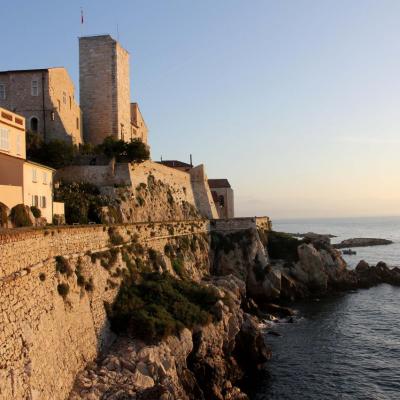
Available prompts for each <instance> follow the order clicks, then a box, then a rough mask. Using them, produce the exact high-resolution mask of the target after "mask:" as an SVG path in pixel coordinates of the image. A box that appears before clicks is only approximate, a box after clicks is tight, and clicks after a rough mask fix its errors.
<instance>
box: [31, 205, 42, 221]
mask: <svg viewBox="0 0 400 400" xmlns="http://www.w3.org/2000/svg"><path fill="white" fill-rule="evenodd" d="M31 211H32V214H33V216H34V217H35V218H40V217H41V216H42V212H41V211H40V209H39V208H37V207H35V206H32V207H31Z"/></svg>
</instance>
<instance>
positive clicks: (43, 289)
mask: <svg viewBox="0 0 400 400" xmlns="http://www.w3.org/2000/svg"><path fill="white" fill-rule="evenodd" d="M213 222H214V221H209V220H205V219H203V220H193V221H174V222H171V221H168V222H149V223H135V224H124V225H113V226H111V227H109V226H103V225H85V226H67V227H48V228H42V229H32V228H30V229H26V230H24V229H21V230H20V229H16V230H5V231H2V232H0V298H1V302H0V344H1V345H0V399H1V400H6V399H7V400H8V399H32V400H42V399H52V400H64V399H66V398H67V396H68V393H69V391H70V389H71V386H72V384H73V381H74V378H75V376H76V374H77V372H78V371H79V370H80V369H82V368H84V366H85V365H86V364H87V363H88V362H90V361H91V360H93V359H94V358H95V357H96V356H97V355H98V353H99V351H101V350H104V349H106V348H107V347H108V346H109V345H110V343H112V340H113V334H112V332H111V330H110V328H109V325H108V320H107V316H106V310H105V306H104V304H105V302H107V303H111V302H112V301H113V300H114V298H115V296H116V294H117V292H118V287H119V283H120V281H121V278H120V275H118V274H117V273H116V272H118V269H119V268H123V267H124V261H123V258H122V256H121V254H119V255H118V256H117V261H116V266H117V268H116V270H115V269H114V270H113V271H110V270H107V269H106V268H104V265H103V266H102V263H101V259H100V260H99V259H97V258H96V257H94V258H93V255H95V254H99V255H101V254H103V252H107V250H109V249H110V248H115V247H121V246H122V245H121V244H115V243H114V244H113V239H112V235H115V234H118V235H120V237H122V239H123V242H125V243H141V244H142V245H144V246H145V247H147V248H150V247H151V248H154V249H158V250H159V251H161V250H162V249H164V246H165V244H166V243H167V241H168V240H170V239H171V238H175V239H176V238H179V237H181V236H193V235H204V234H208V233H209V232H210V231H213V230H225V228H227V227H228V226H229V227H230V230H235V229H239V230H240V229H248V228H251V227H252V228H255V227H256V226H257V224H256V220H255V219H254V218H247V219H246V218H240V219H237V221H230V222H229V221H225V223H224V224H225V225H223V223H222V222H221V221H219V220H217V224H218V225H213ZM199 251H200V250H199ZM206 251H207V250H206ZM57 256H63V258H64V259H66V260H67V262H70V263H71V265H73V266H74V268H75V270H74V271H73V272H72V271H71V276H68V273H67V274H61V273H60V272H59V271H58V272H57V268H56V265H57V260H56V257H57ZM199 257H201V254H197V255H196V257H194V259H196V258H199ZM206 257H208V254H207V255H206ZM195 268H196V264H193V274H195V271H194V269H195ZM75 274H77V276H78V274H80V275H81V276H83V277H84V279H85V280H86V281H87V282H90V286H89V287H88V288H86V286H85V287H82V286H81V285H79V284H78V283H77V282H78V280H77V279H76V278H77V277H76V276H75ZM63 283H68V284H69V292H68V295H67V296H66V297H63V296H62V295H60V293H59V291H58V287H59V285H60V284H63Z"/></svg>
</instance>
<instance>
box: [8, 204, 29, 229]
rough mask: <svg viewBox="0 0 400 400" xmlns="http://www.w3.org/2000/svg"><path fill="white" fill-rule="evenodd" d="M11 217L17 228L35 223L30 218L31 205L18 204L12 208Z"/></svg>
mask: <svg viewBox="0 0 400 400" xmlns="http://www.w3.org/2000/svg"><path fill="white" fill-rule="evenodd" d="M10 219H11V222H12V223H13V224H14V226H15V227H16V228H21V227H24V226H32V225H33V224H32V221H31V219H30V218H29V207H28V206H25V205H24V204H17V205H16V206H14V207H13V208H12V209H11V213H10Z"/></svg>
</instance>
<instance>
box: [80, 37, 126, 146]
mask: <svg viewBox="0 0 400 400" xmlns="http://www.w3.org/2000/svg"><path fill="white" fill-rule="evenodd" d="M79 84H80V105H81V109H82V114H83V133H84V139H85V141H86V142H89V143H93V144H98V143H101V142H102V141H103V140H104V138H105V137H107V136H110V135H112V136H114V137H115V138H117V139H122V140H126V141H127V140H129V139H130V137H131V109H130V107H131V106H130V78H129V53H128V52H127V51H126V50H125V49H124V48H122V47H121V45H120V44H119V43H118V42H117V41H116V40H114V39H113V38H112V37H111V36H110V35H99V36H85V37H81V38H79Z"/></svg>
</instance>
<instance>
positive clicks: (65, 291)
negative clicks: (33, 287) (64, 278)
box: [57, 283, 69, 298]
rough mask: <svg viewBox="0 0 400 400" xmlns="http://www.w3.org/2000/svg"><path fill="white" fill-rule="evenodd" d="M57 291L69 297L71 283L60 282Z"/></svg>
mask: <svg viewBox="0 0 400 400" xmlns="http://www.w3.org/2000/svg"><path fill="white" fill-rule="evenodd" d="M57 291H58V294H59V295H60V296H62V297H64V298H65V297H67V295H68V293H69V285H68V283H59V284H58V285H57Z"/></svg>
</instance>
